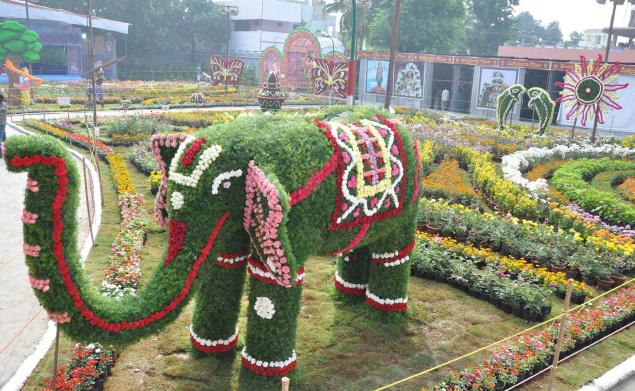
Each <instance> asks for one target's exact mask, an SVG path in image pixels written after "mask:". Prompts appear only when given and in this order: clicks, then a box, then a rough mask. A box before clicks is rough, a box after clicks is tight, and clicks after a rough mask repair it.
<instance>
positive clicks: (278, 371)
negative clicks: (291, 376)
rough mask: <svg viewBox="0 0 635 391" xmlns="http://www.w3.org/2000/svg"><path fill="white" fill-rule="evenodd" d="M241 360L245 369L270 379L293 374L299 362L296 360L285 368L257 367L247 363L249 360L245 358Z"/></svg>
mask: <svg viewBox="0 0 635 391" xmlns="http://www.w3.org/2000/svg"><path fill="white" fill-rule="evenodd" d="M240 360H241V361H242V363H243V367H245V368H246V369H249V370H250V371H252V372H253V373H255V374H257V375H260V376H268V377H272V376H284V375H286V374H288V373H289V372H291V371H292V370H293V369H294V368H295V366H296V365H298V360H294V361H293V362H291V364H289V365H287V366H285V367H282V368H280V367H268V368H265V367H259V366H257V365H254V364H252V363H250V362H249V361H247V359H245V358H244V357H242V356H241V357H240Z"/></svg>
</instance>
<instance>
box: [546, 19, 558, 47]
mask: <svg viewBox="0 0 635 391" xmlns="http://www.w3.org/2000/svg"><path fill="white" fill-rule="evenodd" d="M542 41H543V42H544V43H545V44H547V45H554V46H555V45H558V44H560V43H562V31H561V30H560V23H558V22H551V23H549V24H548V25H547V27H545V29H544V30H543V35H542Z"/></svg>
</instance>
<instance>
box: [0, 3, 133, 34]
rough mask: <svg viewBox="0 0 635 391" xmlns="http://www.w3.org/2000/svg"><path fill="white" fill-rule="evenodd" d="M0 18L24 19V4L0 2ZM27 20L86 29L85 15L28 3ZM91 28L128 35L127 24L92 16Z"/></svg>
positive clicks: (86, 19)
mask: <svg viewBox="0 0 635 391" xmlns="http://www.w3.org/2000/svg"><path fill="white" fill-rule="evenodd" d="M0 18H2V19H13V20H15V19H26V13H25V4H24V1H20V0H0ZM29 19H31V20H43V21H52V22H61V23H68V24H71V25H74V26H84V27H88V18H87V16H86V15H83V14H78V13H76V12H71V11H66V10H62V9H57V8H49V7H44V6H41V5H37V4H31V3H29ZM92 20H93V27H95V28H96V29H100V30H106V31H112V32H116V33H121V34H128V28H129V27H130V24H129V23H124V22H118V21H116V20H110V19H105V18H99V17H96V16H94V17H93V18H92Z"/></svg>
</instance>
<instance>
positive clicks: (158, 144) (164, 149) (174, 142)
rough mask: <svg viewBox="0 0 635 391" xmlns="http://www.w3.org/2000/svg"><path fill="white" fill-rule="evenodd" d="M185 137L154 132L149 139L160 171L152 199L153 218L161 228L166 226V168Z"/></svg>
mask: <svg viewBox="0 0 635 391" xmlns="http://www.w3.org/2000/svg"><path fill="white" fill-rule="evenodd" d="M186 139H187V135H186V134H185V133H181V134H155V135H153V136H152V138H151V139H150V149H151V151H152V153H153V154H154V158H155V159H156V161H157V163H158V164H159V171H160V172H161V184H160V185H159V192H158V193H157V198H156V199H155V201H154V218H155V220H156V223H157V224H158V225H159V226H160V227H163V228H167V226H168V209H167V201H166V197H167V194H168V168H169V167H170V164H171V163H172V159H173V158H174V156H175V155H176V152H177V151H178V149H179V147H180V146H181V144H182V143H183V142H185V140H186Z"/></svg>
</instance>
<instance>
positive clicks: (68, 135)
mask: <svg viewBox="0 0 635 391" xmlns="http://www.w3.org/2000/svg"><path fill="white" fill-rule="evenodd" d="M25 123H26V124H27V125H28V126H30V127H32V128H35V129H38V130H40V131H42V132H44V133H46V134H48V135H51V136H54V137H57V138H59V139H62V140H65V141H68V142H69V143H71V144H74V145H78V146H80V147H83V148H86V149H90V148H91V147H92V146H93V139H92V138H90V137H88V136H84V135H83V134H79V133H74V132H69V131H67V130H65V129H62V128H60V127H58V126H55V125H51V124H49V123H46V122H42V121H36V120H27V121H25ZM94 145H95V148H96V149H97V153H98V154H100V155H102V156H103V155H107V154H109V153H112V148H110V147H109V146H108V145H106V144H104V143H103V142H101V141H99V140H94Z"/></svg>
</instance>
